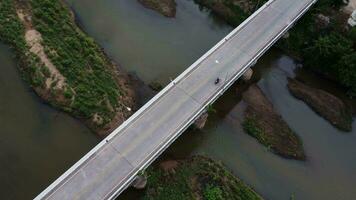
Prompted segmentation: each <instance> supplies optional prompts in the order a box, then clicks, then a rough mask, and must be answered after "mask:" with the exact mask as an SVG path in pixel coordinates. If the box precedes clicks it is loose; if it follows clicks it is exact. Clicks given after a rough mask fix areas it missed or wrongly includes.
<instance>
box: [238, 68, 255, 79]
mask: <svg viewBox="0 0 356 200" xmlns="http://www.w3.org/2000/svg"><path fill="white" fill-rule="evenodd" d="M252 75H253V70H252V69H251V68H248V69H247V70H246V71H245V73H244V74H243V75H242V76H241V79H242V80H243V81H245V82H247V81H249V80H251V78H252Z"/></svg>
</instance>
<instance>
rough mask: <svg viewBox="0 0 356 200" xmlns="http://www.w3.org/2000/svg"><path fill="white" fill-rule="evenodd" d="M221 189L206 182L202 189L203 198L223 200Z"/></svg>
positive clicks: (206, 199)
mask: <svg viewBox="0 0 356 200" xmlns="http://www.w3.org/2000/svg"><path fill="white" fill-rule="evenodd" d="M223 199H224V198H223V195H222V191H221V189H220V188H219V187H216V186H213V185H210V184H208V185H207V186H206V188H205V190H204V200H223Z"/></svg>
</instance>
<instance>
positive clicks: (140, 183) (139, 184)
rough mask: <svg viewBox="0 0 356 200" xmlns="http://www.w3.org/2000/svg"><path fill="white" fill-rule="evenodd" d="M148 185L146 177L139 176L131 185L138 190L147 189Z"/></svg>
mask: <svg viewBox="0 0 356 200" xmlns="http://www.w3.org/2000/svg"><path fill="white" fill-rule="evenodd" d="M146 185H147V177H146V176H145V175H137V176H136V178H135V180H134V181H133V182H132V184H131V186H132V187H134V188H135V189H138V190H142V189H145V187H146Z"/></svg>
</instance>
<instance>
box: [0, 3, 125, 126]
mask: <svg viewBox="0 0 356 200" xmlns="http://www.w3.org/2000/svg"><path fill="white" fill-rule="evenodd" d="M19 10H22V11H23V12H24V13H25V14H27V15H30V16H26V17H28V19H30V20H28V19H25V20H26V22H24V21H21V20H20V18H19V17H18V14H17V12H18V11H19ZM32 29H34V30H36V31H38V32H39V33H40V34H41V37H42V38H41V39H42V40H41V45H42V46H43V48H44V52H45V54H46V56H47V57H48V59H49V60H50V61H51V62H52V63H53V65H54V66H55V68H56V69H57V70H58V71H59V73H60V74H61V75H63V77H64V78H65V86H64V87H63V88H56V84H57V82H52V84H51V86H50V87H51V88H46V84H45V81H46V79H50V78H51V76H53V74H51V73H50V72H49V71H48V67H46V66H45V64H44V63H43V62H41V60H40V59H39V57H38V56H37V55H35V54H33V53H31V51H30V46H29V44H28V41H26V39H25V37H24V36H25V34H26V31H28V30H32ZM0 39H1V40H2V41H5V42H6V43H8V44H10V45H11V46H12V47H14V48H15V49H16V50H17V52H18V56H19V58H20V60H21V61H22V70H23V72H24V73H23V74H24V76H25V77H26V80H28V81H29V82H30V83H31V85H32V86H33V87H34V89H35V90H36V92H37V93H39V95H40V96H42V97H44V98H45V99H46V100H47V101H48V102H49V103H51V104H52V105H54V106H57V107H59V108H61V109H63V110H65V111H67V112H70V113H72V114H74V115H75V116H77V117H79V118H84V119H91V118H93V117H94V116H97V118H98V119H97V122H98V123H96V124H95V126H98V127H97V128H100V127H102V126H104V125H106V124H108V123H109V122H111V120H112V119H113V118H114V116H115V114H116V113H117V112H118V111H119V110H121V111H123V110H124V109H122V107H123V105H121V103H122V102H120V98H121V97H122V96H123V95H124V93H125V90H124V88H123V87H121V85H119V81H118V80H116V77H115V76H117V74H116V71H115V70H116V69H115V66H113V64H112V63H111V62H110V61H109V60H108V59H107V57H106V56H105V55H104V53H103V52H102V50H101V49H100V47H99V46H98V45H97V44H96V43H95V42H94V40H93V39H92V38H90V37H88V36H86V35H85V34H84V33H83V32H82V31H81V30H79V29H78V28H77V26H76V24H75V23H74V20H73V16H72V14H71V12H70V11H69V9H68V8H67V7H66V5H64V4H63V2H62V1H61V0H29V1H14V0H2V1H1V2H0ZM47 87H48V86H47ZM48 90H49V91H48ZM44 91H45V92H44ZM48 93H49V94H48ZM61 96H64V98H61ZM99 122H100V123H99ZM92 128H93V127H92ZM94 129H95V127H94Z"/></svg>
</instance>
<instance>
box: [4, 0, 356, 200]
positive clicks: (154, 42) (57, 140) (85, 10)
mask: <svg viewBox="0 0 356 200" xmlns="http://www.w3.org/2000/svg"><path fill="white" fill-rule="evenodd" d="M177 3H178V7H177V16H176V18H175V19H168V18H164V17H162V16H160V15H159V14H157V13H155V12H154V11H151V10H148V9H145V8H143V7H142V6H141V5H140V4H138V3H137V1H133V0H101V1H98V0H69V4H70V5H71V7H72V8H73V9H74V11H75V13H76V14H77V17H78V21H79V22H80V24H81V26H82V28H83V29H84V30H85V31H86V32H87V33H88V34H89V35H91V36H93V37H94V38H95V39H96V40H97V41H98V43H99V44H100V45H102V46H103V47H104V49H105V51H106V52H107V53H108V54H109V55H110V56H111V57H112V58H113V59H114V60H115V61H117V62H118V63H119V64H120V65H121V66H122V67H123V68H125V69H126V70H127V71H129V72H134V73H136V74H137V75H138V77H139V78H141V79H142V80H143V81H144V82H146V83H149V82H151V81H158V82H160V83H162V84H166V83H168V82H169V80H170V79H171V78H174V77H176V76H177V75H178V74H179V73H181V72H182V71H183V70H184V69H185V68H187V67H188V66H189V65H190V64H191V63H193V62H194V61H195V60H196V59H197V58H199V57H200V56H201V55H202V54H203V53H204V52H206V51H207V50H208V49H209V48H211V47H212V46H213V45H214V44H215V43H216V42H217V41H218V40H219V39H221V38H222V37H223V36H225V35H226V34H227V33H228V32H229V31H231V30H232V28H231V27H229V26H227V25H225V24H224V23H223V22H221V21H220V20H219V19H216V18H215V17H213V16H211V15H210V14H209V13H208V12H206V11H201V10H199V6H197V5H195V4H194V3H193V1H189V0H178V1H177ZM12 56H13V54H12V53H11V52H10V51H9V50H8V49H7V47H5V46H0V61H1V62H0V63H1V64H0V67H1V69H0V70H1V73H0V125H1V127H5V128H2V129H1V130H0V144H1V146H0V148H1V149H0V150H1V151H0V156H1V157H0V158H1V160H2V161H1V166H0V170H1V174H0V177H1V180H2V182H1V183H0V186H1V189H0V190H1V197H4V198H2V199H25V198H30V197H33V195H35V194H37V193H38V192H40V191H41V190H42V189H44V188H45V187H46V186H47V185H48V184H50V183H51V182H52V181H53V179H54V178H55V177H56V176H58V175H59V174H60V173H62V172H63V171H64V170H66V169H67V168H68V167H69V166H70V165H71V164H73V163H74V162H75V161H76V160H77V159H78V158H79V157H80V156H81V155H83V154H84V153H85V152H86V151H89V149H90V148H91V147H92V146H93V145H95V144H96V143H97V142H98V139H97V138H96V137H95V136H93V134H91V133H90V132H89V131H88V130H87V129H86V128H85V127H83V125H81V124H80V123H79V122H77V121H76V120H74V119H72V118H71V117H68V116H67V115H65V114H63V113H61V112H58V111H55V110H53V109H51V108H49V107H48V106H46V105H44V104H42V103H40V101H39V99H38V98H37V97H36V96H35V95H34V94H33V92H31V90H30V89H29V88H28V87H27V86H26V84H25V83H23V81H21V79H20V76H19V75H18V72H17V70H16V62H15V60H14V59H12ZM295 68H296V63H295V61H294V60H293V59H292V58H290V57H288V56H286V55H284V54H283V53H282V52H280V51H278V50H271V51H269V52H268V53H267V54H266V55H265V56H263V57H262V59H261V60H260V61H259V62H258V63H257V65H256V66H255V70H256V71H257V73H258V74H260V76H261V79H260V80H259V82H258V85H259V86H260V87H261V89H262V90H263V91H264V93H265V94H266V96H267V97H268V98H269V99H270V101H271V102H272V103H273V105H274V107H275V109H276V110H277V111H279V113H280V114H281V115H282V116H283V118H284V119H285V120H286V122H287V123H288V124H289V125H290V127H291V128H292V129H293V130H294V131H295V132H296V133H297V134H298V135H299V136H300V137H301V139H302V140H303V143H304V148H305V151H306V155H307V161H306V162H301V161H293V160H287V159H283V158H281V157H279V156H276V155H274V154H273V153H271V152H269V151H268V150H267V149H266V148H264V147H263V146H262V145H260V144H259V143H258V142H257V141H256V140H255V139H253V138H251V137H250V136H248V135H247V134H245V133H244V132H243V130H242V128H241V126H240V123H239V122H240V121H241V120H242V113H243V109H244V106H245V105H244V103H243V102H241V101H240V95H239V94H237V93H236V85H234V86H232V87H231V88H230V89H229V90H228V91H227V92H226V94H224V95H223V96H222V97H221V98H220V99H219V100H218V101H217V102H216V104H215V105H214V108H215V109H216V111H217V112H216V113H214V114H211V115H210V116H209V121H208V124H207V126H206V127H205V128H204V129H203V130H201V131H192V130H190V131H187V132H186V133H184V134H183V135H182V136H181V137H180V138H179V139H178V140H177V141H176V142H175V143H174V144H173V145H172V147H170V148H169V149H168V150H167V152H166V153H165V154H164V157H169V158H185V157H187V156H189V155H195V154H204V155H207V156H209V157H212V158H214V159H217V160H220V161H222V162H223V163H224V164H225V165H226V166H227V167H228V168H229V169H230V170H231V171H232V172H233V173H234V174H235V175H237V176H238V177H240V178H241V179H243V180H244V181H245V182H246V183H248V184H249V185H251V186H252V187H253V188H255V189H256V190H257V192H259V193H260V194H261V195H262V196H264V197H265V198H267V199H277V200H279V199H281V200H282V199H289V198H290V197H291V196H295V197H296V199H345V200H348V199H356V191H355V190H354V185H355V184H356V173H355V171H356V160H355V159H354V155H356V131H355V128H356V123H355V122H354V124H353V128H354V129H353V132H352V133H343V132H341V131H338V130H337V129H335V128H334V127H332V126H331V125H330V124H329V123H328V122H327V121H325V120H324V119H323V118H321V117H320V116H318V115H317V114H315V113H314V112H313V111H312V110H311V109H310V108H309V107H307V106H306V105H305V104H304V103H303V102H301V101H299V100H297V99H295V98H294V97H292V96H291V95H290V93H289V92H288V90H287V88H286V77H287V76H291V77H292V76H294V75H295V73H294V69H295ZM298 73H299V74H301V76H302V77H304V78H305V79H307V80H309V81H310V82H311V83H313V84H314V85H316V86H319V87H320V85H321V86H322V87H324V89H327V90H329V91H334V88H335V86H333V84H332V83H328V82H326V83H325V82H322V81H321V80H319V79H318V78H315V77H313V76H311V75H309V74H308V72H303V71H299V72H298ZM320 83H322V84H320ZM19 124H21V126H19ZM3 163H4V164H5V165H3ZM4 180H5V181H4ZM18 191H21V192H18ZM22 191H24V192H22ZM3 194H5V195H3ZM140 195H141V193H140V192H137V191H135V190H129V191H128V192H125V193H124V194H123V195H122V196H121V197H120V198H119V199H135V198H138V197H139V196H140Z"/></svg>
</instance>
